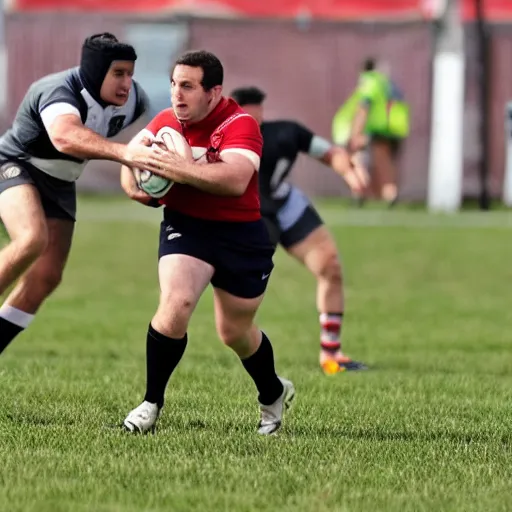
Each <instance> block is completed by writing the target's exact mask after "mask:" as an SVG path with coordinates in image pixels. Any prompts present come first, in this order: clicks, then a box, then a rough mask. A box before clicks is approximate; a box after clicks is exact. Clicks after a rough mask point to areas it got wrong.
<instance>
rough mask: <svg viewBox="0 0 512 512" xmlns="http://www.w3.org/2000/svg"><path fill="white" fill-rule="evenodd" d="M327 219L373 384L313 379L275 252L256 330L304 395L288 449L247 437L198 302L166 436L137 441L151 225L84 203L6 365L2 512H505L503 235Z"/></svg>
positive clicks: (295, 296) (244, 407) (308, 340)
mask: <svg viewBox="0 0 512 512" xmlns="http://www.w3.org/2000/svg"><path fill="white" fill-rule="evenodd" d="M321 210H322V212H323V213H324V215H325V218H326V220H327V221H328V223H329V224H330V226H331V227H332V230H333V232H334V233H335V236H336V238H337V240H338V242H339V247H340V249H341V251H342V254H343V260H344V265H345V270H346V284H347V303H348V306H347V311H346V323H345V329H344V341H345V348H346V350H347V351H348V353H349V354H350V355H352V356H353V357H354V358H359V359H361V360H363V361H365V362H366V363H368V364H369V365H370V366H371V368H372V370H371V371H369V372H366V373H361V374H350V375H349V374H339V375H336V376H331V377H326V376H323V375H322V374H321V373H320V371H319V368H318V367H317V348H318V326H317V315H316V312H315V307H314V280H313V278H312V277H310V276H309V275H308V274H307V273H305V272H304V271H303V270H302V269H301V268H300V267H299V265H298V264H295V263H294V262H293V261H291V260H289V259H287V258H286V257H285V256H284V254H283V253H282V252H279V253H278V254H277V256H276V270H275V272H274V274H273V277H272V279H271V282H270V287H269V290H268V295H267V298H266V301H265V302H264V305H263V307H262V309H261V312H260V314H259V322H260V324H261V326H262V327H264V328H265V330H266V331H267V333H268V334H269V335H270V337H271V339H272V340H273V343H274V349H275V352H276V359H277V364H278V369H279V372H280V373H281V374H282V375H284V376H286V377H289V378H291V379H292V380H293V381H294V383H295V385H296V388H297V393H298V394H297V400H296V404H295V407H294V409H293V410H292V411H291V413H290V415H289V416H288V417H287V418H286V422H285V426H284V428H283V430H282V431H281V433H280V434H279V435H278V436H276V437H273V438H260V437H258V436H257V435H256V433H255V429H256V424H257V419H258V417H257V407H256V402H255V400H256V398H255V391H254V389H253V387H252V383H251V381H250V380H249V378H248V377H247V376H246V374H245V372H244V371H243V368H242V367H241V365H240V364H239V362H238V361H237V359H236V357H235V356H234V354H232V353H231V352H230V351H229V350H228V349H226V348H224V347H223V346H222V345H221V344H220V342H218V341H217V339H216V336H215V332H214V329H213V318H212V305H211V294H210V292H209V291H208V293H206V295H205V296H204V297H203V300H202V301H201V303H200V305H199V308H198V310H197V311H196V314H195V317H194V318H193V321H192V325H191V328H190V331H189V334H190V342H189V347H188V349H187V353H186V354H185V357H184V359H183V361H182V363H181V365H180V366H179V368H178V370H177V371H176V373H175V375H174V376H173V378H172V381H171V386H170V388H169V390H168V393H167V405H166V407H165V409H164V414H163V416H162V418H161V422H160V426H159V430H158V432H157V434H156V435H154V436H152V435H149V436H129V435H127V434H124V433H122V432H120V431H119V430H118V429H117V428H114V425H115V424H119V423H120V422H121V420H122V419H123V418H124V416H125V414H126V413H127V412H128V411H129V410H130V409H131V408H132V407H133V406H135V405H137V404H138V403H139V401H140V399H141V397H142V393H143V390H144V380H145V366H144V365H145V362H144V350H145V332H146V328H147V324H148V321H149V320H150V318H151V315H152V313H153V310H154V309H155V306H156V303H157V282H156V264H155V263H156V244H157V230H158V219H159V215H160V213H159V212H158V211H153V210H150V209H145V208H143V207H141V206H138V205H132V204H130V203H129V202H128V200H117V201H115V200H101V199H93V198H85V199H84V198H83V199H82V200H81V202H80V214H79V217H80V219H81V220H80V221H79V222H78V224H77V231H76V239H75V244H74V248H73V252H72V256H71V258H70V261H69V265H68V268H67V271H66V275H65V279H64V283H63V284H62V286H61V287H60V288H59V290H58V291H57V292H56V293H55V295H54V296H53V297H52V299H51V300H50V301H48V303H47V304H46V305H45V306H44V307H43V309H42V310H41V311H40V314H39V315H38V317H37V318H36V320H35V322H34V324H33V325H32V326H31V328H30V329H29V330H28V331H27V332H26V333H24V334H23V336H22V337H20V338H19V339H18V340H16V342H15V343H14V344H13V345H12V346H11V347H10V348H9V349H8V351H6V353H5V354H4V355H3V356H2V358H1V361H0V400H1V403H2V407H1V410H0V510H2V511H4V510H5V511H7V510H8V511H10V512H15V511H37V512H46V511H48V512H50V511H51V512H59V511H98V512H100V511H101V512H107V511H112V512H113V511H119V512H121V511H122V512H132V511H133V512H135V511H164V510H165V511H203V510H208V511H209V512H214V511H221V510H222V511H224V510H225V511H235V512H245V511H253V510H254V511H260V512H262V511H287V512H288V511H289V512H292V511H293V512H295V511H297V512H302V511H304V512H306V511H308V512H309V511H311V512H317V511H318V512H323V511H326V512H327V511H329V512H332V511H342V510H343V511H345V510H346V511H363V510H371V511H372V512H374V511H387V510H400V511H408V510H411V511H412V510H414V511H418V510H425V511H427V510H428V511H432V510H436V511H438V510H446V511H454V510H461V511H476V510H482V511H484V510H485V511H491V510H492V511H508V510H512V464H511V456H512V430H511V426H512V422H511V420H512V416H511V405H512V373H511V372H512V350H511V338H512V334H511V328H510V326H511V323H512V314H511V304H512V287H511V284H510V283H511V281H512V264H511V255H512V236H511V235H512V231H511V227H512V216H511V215H510V214H509V213H507V212H498V213H489V214H479V213H478V212H473V213H467V214H462V215H457V216H455V217H436V216H428V215H427V214H425V213H424V212H421V211H404V210H402V211H401V210H399V211H396V212H387V211H383V212H380V211H377V210H369V211H362V212H361V211H356V210H350V211H343V210H340V209H339V207H337V206H336V204H335V202H333V201H329V202H328V203H323V204H322V208H321Z"/></svg>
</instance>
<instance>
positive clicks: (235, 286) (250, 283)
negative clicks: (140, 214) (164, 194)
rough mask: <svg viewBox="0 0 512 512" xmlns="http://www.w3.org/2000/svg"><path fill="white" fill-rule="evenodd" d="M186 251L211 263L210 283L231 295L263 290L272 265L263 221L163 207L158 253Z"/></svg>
mask: <svg viewBox="0 0 512 512" xmlns="http://www.w3.org/2000/svg"><path fill="white" fill-rule="evenodd" d="M168 254H187V255H189V256H192V257H194V258H197V259H199V260H202V261H204V262H206V263H209V264H210V265H212V266H213V267H214V269H215V273H214V274H213V277H212V280H211V283H212V286H214V287H215V288H220V289H221V290H225V291H226V292H228V293H230V294H232V295H234V296H235V297H242V298H245V299H253V298H255V297H259V296H260V295H262V294H263V292H264V291H265V289H266V288H267V283H268V278H269V276H270V274H271V272H272V269H273V268H274V264H273V262H272V256H273V254H274V246H273V245H272V244H271V242H270V238H269V235H268V231H267V228H266V227H265V224H264V223H263V221H262V220H261V219H260V220H257V221H254V222H224V221H212V220H204V219H197V218H195V217H190V216H188V215H182V214H180V213H177V212H173V211H171V210H169V209H168V208H164V220H163V221H162V223H161V226H160V246H159V250H158V257H159V258H162V257H163V256H166V255H168Z"/></svg>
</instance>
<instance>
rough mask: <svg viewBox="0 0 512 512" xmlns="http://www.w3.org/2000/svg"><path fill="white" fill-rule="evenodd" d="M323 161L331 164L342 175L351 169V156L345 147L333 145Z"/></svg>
mask: <svg viewBox="0 0 512 512" xmlns="http://www.w3.org/2000/svg"><path fill="white" fill-rule="evenodd" d="M321 161H322V162H323V163H325V164H327V165H329V166H330V167H331V168H332V169H333V170H334V171H335V172H336V173H337V174H339V175H340V176H345V174H347V172H349V171H350V157H349V155H348V153H347V152H346V151H345V150H344V149H343V148H340V147H332V148H331V149H330V150H329V151H328V152H327V153H326V154H325V155H324V156H323V157H322V159H321Z"/></svg>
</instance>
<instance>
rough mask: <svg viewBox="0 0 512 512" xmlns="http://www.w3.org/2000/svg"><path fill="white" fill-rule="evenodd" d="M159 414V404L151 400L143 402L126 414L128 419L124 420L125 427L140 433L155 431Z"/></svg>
mask: <svg viewBox="0 0 512 512" xmlns="http://www.w3.org/2000/svg"><path fill="white" fill-rule="evenodd" d="M159 414H160V409H159V408H158V405H156V404H152V403H151V402H142V403H141V404H140V405H139V406H138V407H136V408H135V409H133V411H130V413H129V414H128V416H126V419H125V420H124V421H123V427H124V429H125V430H128V431H129V432H134V433H139V434H145V433H146V432H150V431H151V432H153V431H154V430H155V424H156V420H157V419H158V415H159Z"/></svg>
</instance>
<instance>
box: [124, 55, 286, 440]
mask: <svg viewBox="0 0 512 512" xmlns="http://www.w3.org/2000/svg"><path fill="white" fill-rule="evenodd" d="M223 74H224V72H223V67H222V64H221V62H220V61H219V59H218V58H217V57H216V56H215V55H213V54H211V53H209V52H206V51H194V52H187V53H186V54H184V55H183V56H182V57H180V58H179V59H178V60H177V61H176V63H175V65H174V68H173V70H172V75H171V98H172V108H170V109H167V110H164V111H162V112H160V113H159V114H158V115H157V116H156V117H155V118H154V119H153V120H152V121H151V122H150V123H149V125H148V126H147V127H146V129H145V130H144V131H143V132H141V133H140V134H139V135H138V136H137V137H136V138H135V139H134V141H133V143H134V144H145V145H150V144H151V143H152V140H153V138H154V136H155V135H156V134H157V132H158V131H159V130H160V129H161V128H162V127H171V128H174V129H175V130H178V131H180V132H181V133H182V134H183V135H184V137H185V138H186V140H187V142H188V143H189V145H190V146H191V148H192V154H193V159H191V160H190V161H189V160H187V159H185V158H184V157H182V156H180V155H179V154H176V153H172V152H169V154H168V164H166V165H164V167H162V169H161V171H162V173H163V174H164V175H165V176H166V177H167V178H169V179H171V180H173V181H174V185H173V187H172V188H171V189H170V190H169V192H168V193H167V195H166V196H165V197H164V198H162V199H161V200H160V203H161V204H163V205H164V219H163V221H162V224H161V229H160V247H159V266H158V272H159V281H160V288H161V293H160V303H159V306H158V309H157V311H156V313H155V315H154V317H153V319H152V320H151V323H150V325H149V328H148V334H147V345H146V347H147V349H146V362H147V386H146V394H145V397H144V401H143V402H142V403H141V404H140V405H139V406H138V407H136V408H135V409H133V410H132V411H131V412H130V413H129V414H128V416H127V417H126V419H125V420H124V423H123V425H124V427H125V429H127V430H129V431H132V432H147V431H148V430H152V429H153V428H154V426H155V423H156V421H157V419H158V416H159V413H160V410H161V409H162V406H163V404H164V394H165V389H166V386H167V382H168V380H169V378H170V376H171V374H172V372H173V371H174V369H175V368H176V366H177V365H178V363H179V361H180V359H181V357H182V355H183V353H184V351H185V347H186V344H187V329H188V324H189V321H190V318H191V315H192V313H193V311H194V308H195V307H196V304H197V302H198V300H199V298H200V297H201V295H202V293H203V292H204V290H205V289H206V287H207V286H208V284H209V283H211V284H212V286H213V290H214V306H215V321H216V327H217V333H218V335H219V337H220V338H221V340H222V341H223V342H224V343H225V344H226V345H227V346H229V347H230V348H232V349H233V350H234V351H235V352H236V354H237V355H238V356H239V357H240V359H241V361H242V364H243V366H244V368H245V369H246V371H247V372H248V373H249V375H250V376H251V378H252V379H253V381H254V383H255V385H256V388H257V390H258V394H259V395H258V401H259V406H260V414H261V418H260V423H259V428H258V432H259V433H260V434H263V435H268V434H272V433H274V432H275V431H276V430H278V429H279V427H280V426H281V421H282V417H283V412H284V410H285V409H286V408H287V407H288V406H289V404H290V403H291V400H292V399H293V397H294V394H295V390H294V387H293V384H292V383H291V382H290V381H288V380H286V379H284V378H281V377H278V376H277V374H276V371H275V368H274V355H273V350H272V345H271V343H270V341H269V339H268V338H267V336H266V335H265V333H263V332H262V331H261V330H260V329H259V328H258V327H257V326H256V325H255V323H254V317H255V315H256V312H257V310H258V308H259V306H260V304H261V302H262V300H263V297H264V293H265V289H266V287H267V283H268V279H269V276H270V273H271V272H272V268H273V263H272V255H273V252H274V250H273V246H272V244H271V242H270V239H269V235H268V231H267V228H266V227H265V224H264V223H263V221H262V219H261V214H260V202H259V193H258V174H257V173H258V169H259V164H260V158H261V151H262V144H263V141H262V137H261V133H260V128H259V126H258V123H257V122H256V121H255V120H254V119H253V118H252V116H250V115H248V114H247V113H245V112H244V111H243V110H242V109H241V108H240V107H239V106H238V104H237V103H236V102H235V101H233V100H232V99H227V98H225V97H224V96H223V95H222V82H223ZM121 180H122V185H123V188H124V190H125V191H126V193H127V194H128V195H129V196H130V197H132V198H133V199H135V200H139V201H141V202H149V199H150V198H149V197H148V196H145V194H144V193H142V192H141V191H140V190H138V188H137V183H136V182H135V179H134V177H133V173H132V171H131V170H130V169H129V168H127V167H124V168H123V169H122V178H121Z"/></svg>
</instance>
